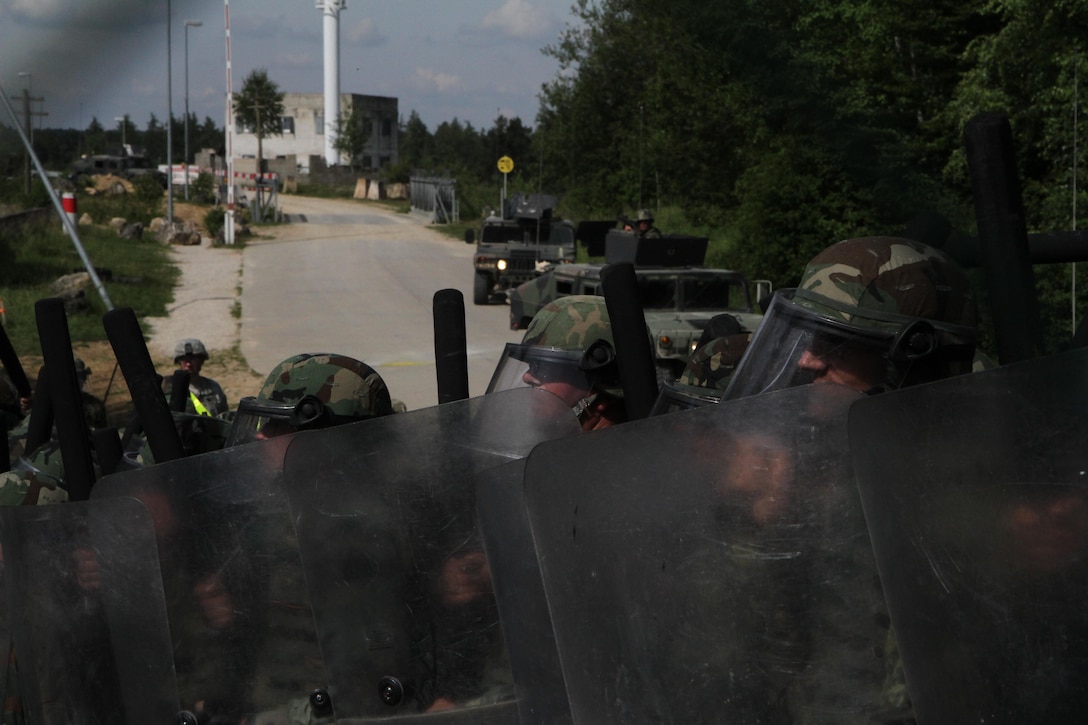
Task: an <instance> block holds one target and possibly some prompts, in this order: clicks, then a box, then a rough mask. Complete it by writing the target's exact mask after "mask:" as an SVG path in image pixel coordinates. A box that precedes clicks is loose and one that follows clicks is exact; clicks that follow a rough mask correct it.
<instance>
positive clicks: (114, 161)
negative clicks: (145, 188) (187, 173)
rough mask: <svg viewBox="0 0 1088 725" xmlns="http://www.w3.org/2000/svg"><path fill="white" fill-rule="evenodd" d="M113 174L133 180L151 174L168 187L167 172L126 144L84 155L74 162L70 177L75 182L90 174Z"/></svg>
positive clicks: (164, 186)
mask: <svg viewBox="0 0 1088 725" xmlns="http://www.w3.org/2000/svg"><path fill="white" fill-rule="evenodd" d="M100 174H112V175H114V176H119V177H121V178H123V179H128V180H129V181H133V180H135V179H136V178H138V177H140V176H151V177H152V178H154V179H155V180H156V181H158V182H159V183H160V184H162V187H163V188H164V189H165V188H166V174H164V173H162V172H161V171H159V170H158V169H157V168H155V165H154V164H152V163H151V161H150V159H148V158H147V157H146V156H144V155H143V153H140V152H138V151H136V150H134V149H133V148H132V146H131V145H129V144H126V145H124V146H122V147H121V148H120V149H114V150H113V151H111V153H106V154H93V155H90V156H83V157H82V158H80V159H79V160H78V161H76V162H75V163H74V164H72V173H71V175H70V176H69V178H70V179H71V180H72V181H73V182H78V181H79V179H81V178H85V177H88V176H97V175H100Z"/></svg>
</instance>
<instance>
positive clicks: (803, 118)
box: [533, 0, 1088, 335]
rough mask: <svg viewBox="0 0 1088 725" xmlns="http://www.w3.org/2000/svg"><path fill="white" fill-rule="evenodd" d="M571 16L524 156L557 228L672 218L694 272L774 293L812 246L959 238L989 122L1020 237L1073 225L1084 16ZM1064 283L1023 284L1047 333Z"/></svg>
mask: <svg viewBox="0 0 1088 725" xmlns="http://www.w3.org/2000/svg"><path fill="white" fill-rule="evenodd" d="M573 13H574V14H575V16H576V17H577V18H578V20H579V22H578V23H572V24H568V27H567V29H566V31H565V32H564V33H563V34H562V35H561V36H560V37H559V39H558V40H557V42H556V43H554V44H553V45H551V46H549V47H548V48H547V49H546V52H547V53H548V54H550V55H551V56H552V57H554V58H555V59H556V60H557V61H558V62H559V65H560V72H559V73H558V74H557V76H556V77H555V79H553V80H552V81H551V82H549V83H548V84H546V85H545V87H544V88H543V90H542V94H541V106H540V111H539V114H538V117H537V127H536V129H535V133H534V135H533V139H534V144H535V145H536V153H537V154H539V155H540V156H541V158H542V159H543V161H542V164H541V166H542V168H543V170H544V179H543V183H544V185H545V186H549V187H552V188H555V189H558V190H561V191H562V192H563V193H564V200H565V202H566V203H567V204H569V205H572V206H573V208H574V209H576V210H577V211H576V212H575V213H576V214H586V215H588V214H591V213H593V212H600V211H602V210H614V209H617V208H635V207H649V208H651V209H658V210H662V209H669V208H679V209H681V210H682V211H683V214H684V216H685V218H686V222H687V223H690V224H691V225H693V226H695V227H701V228H705V229H708V230H710V231H711V236H712V242H713V243H714V244H713V248H714V250H715V258H714V260H713V261H715V262H716V263H718V264H720V265H722V266H728V267H734V268H737V269H741V270H743V271H744V272H745V273H747V274H748V275H749V276H752V277H767V278H770V279H771V280H773V281H774V282H775V284H776V285H777V286H788V285H792V284H795V283H796V282H797V280H798V277H799V276H800V273H801V270H802V268H803V266H804V263H805V261H806V260H808V259H809V258H811V257H812V256H813V255H814V254H815V253H816V252H817V251H819V250H820V249H822V248H823V247H825V246H827V245H828V244H830V243H832V242H835V241H838V240H841V239H846V238H850V237H856V236H862V235H874V234H896V233H902V232H903V230H904V229H905V228H907V227H908V225H910V224H911V222H912V220H913V219H916V218H917V217H918V216H919V215H923V214H929V215H932V214H934V213H936V214H940V215H941V216H943V217H944V218H945V219H946V220H947V221H948V223H949V225H950V229H951V231H950V234H951V235H973V234H974V224H975V222H974V208H973V205H972V204H971V199H970V180H969V178H968V171H967V164H966V159H965V152H964V145H963V129H964V126H965V124H966V123H967V122H968V120H969V119H971V118H972V117H974V116H975V115H977V114H979V113H982V112H987V111H1000V112H1004V113H1006V114H1007V115H1008V116H1009V119H1010V123H1011V128H1012V134H1013V139H1014V143H1015V147H1016V155H1017V161H1018V166H1019V172H1020V174H1021V177H1022V178H1021V181H1022V186H1023V191H1024V203H1025V207H1026V212H1027V225H1028V228H1029V231H1057V230H1067V229H1070V228H1071V227H1072V225H1073V223H1074V220H1073V218H1072V209H1073V208H1075V207H1074V206H1073V204H1074V201H1073V193H1074V191H1073V187H1074V176H1073V173H1074V168H1075V167H1076V166H1079V167H1080V168H1084V161H1085V153H1084V149H1083V148H1082V147H1081V145H1078V144H1077V143H1076V139H1075V137H1074V123H1075V118H1076V111H1077V108H1076V106H1075V98H1076V94H1077V85H1078V81H1077V72H1078V68H1079V67H1080V66H1081V65H1083V64H1082V63H1081V51H1080V48H1079V44H1080V43H1081V42H1082V41H1083V39H1084V38H1085V37H1088V36H1086V34H1085V31H1086V30H1088V1H1086V0H1053V1H1051V2H1036V1H1035V0H924V1H919V2H902V1H901V0H780V1H779V2H766V0H722V1H721V2H714V3H707V2H704V1H703V0H575V3H574V7H573ZM1083 70H1084V69H1083V68H1080V71H1081V74H1082V75H1083ZM1074 151H1075V152H1076V154H1075V155H1074ZM1076 195H1077V199H1078V200H1079V201H1080V208H1082V209H1084V208H1086V207H1085V206H1084V201H1085V199H1084V194H1083V192H1082V191H1080V190H1078V191H1077V192H1076ZM658 218H659V220H660V218H661V217H660V215H659V217H658ZM666 231H668V229H666ZM1070 274H1071V270H1070V269H1069V268H1068V266H1066V265H1053V266H1051V267H1048V268H1046V269H1045V270H1042V271H1039V270H1037V279H1038V281H1039V285H1040V291H1041V295H1042V297H1043V298H1044V302H1047V303H1050V304H1052V307H1053V310H1063V312H1062V313H1059V312H1053V313H1052V314H1050V315H1048V316H1047V320H1048V322H1047V324H1048V325H1050V326H1052V327H1055V330H1054V331H1056V329H1057V326H1060V325H1062V324H1064V325H1065V327H1066V329H1065V330H1064V334H1065V335H1067V334H1068V325H1069V322H1068V317H1069V315H1068V310H1069V305H1070V301H1069V292H1068V287H1069V280H1070ZM1063 314H1064V318H1065V321H1064V322H1062V321H1061V319H1060V318H1061V317H1062V316H1063ZM1052 332H1053V331H1052Z"/></svg>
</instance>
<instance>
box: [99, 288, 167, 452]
mask: <svg viewBox="0 0 1088 725" xmlns="http://www.w3.org/2000/svg"><path fill="white" fill-rule="evenodd" d="M102 325H103V327H105V328H106V336H107V337H108V338H109V339H110V345H112V346H113V354H114V355H116V356H117V363H118V365H120V366H121V374H122V375H124V376H125V383H126V384H127V385H128V392H129V395H130V396H132V405H133V407H134V408H136V414H137V415H138V416H140V422H141V423H142V425H143V429H144V433H145V434H146V435H147V444H148V445H149V446H150V447H151V455H152V456H154V457H155V462H156V463H166V462H167V461H173V460H175V459H178V458H182V457H183V456H184V455H185V450H184V448H182V445H181V436H179V435H178V429H177V428H176V427H175V426H174V416H173V414H171V412H170V406H169V404H168V403H167V401H166V396H165V395H164V394H163V392H162V387H161V384H160V383H159V375H158V373H156V372H155V364H154V363H153V362H151V354H150V353H149V352H148V351H147V345H146V344H145V343H144V336H143V333H142V332H141V331H140V323H139V322H138V321H137V320H136V313H135V312H133V311H132V308H131V307H118V308H117V309H113V310H110V311H109V312H107V313H106V314H105V315H103V316H102Z"/></svg>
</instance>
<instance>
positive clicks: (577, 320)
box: [521, 295, 615, 352]
mask: <svg viewBox="0 0 1088 725" xmlns="http://www.w3.org/2000/svg"><path fill="white" fill-rule="evenodd" d="M597 340H606V341H607V342H608V343H609V344H610V345H615V342H614V341H613V339H612V324H611V322H609V320H608V308H607V307H606V306H605V301H604V297H597V296H595V295H571V296H569V297H560V298H559V299H557V300H554V301H552V302H549V303H548V304H546V305H544V307H543V308H541V310H540V312H538V313H536V316H535V317H534V318H533V319H532V322H530V323H529V327H528V328H527V329H526V330H525V336H524V337H523V338H522V339H521V344H522V345H533V346H535V347H549V348H552V349H554V350H567V351H571V352H583V351H584V350H585V349H586V348H587V347H589V345H590V344H591V343H593V342H595V341H597Z"/></svg>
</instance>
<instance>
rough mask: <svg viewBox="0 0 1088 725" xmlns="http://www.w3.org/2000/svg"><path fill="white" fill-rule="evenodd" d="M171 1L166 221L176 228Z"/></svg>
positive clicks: (168, 25)
mask: <svg viewBox="0 0 1088 725" xmlns="http://www.w3.org/2000/svg"><path fill="white" fill-rule="evenodd" d="M170 16H171V12H170V0H166V221H167V223H168V224H170V227H171V229H172V228H173V226H174V88H173V80H174V73H173V69H172V67H171V66H172V65H173V58H172V55H171V51H170V36H171V34H172V33H171V29H170V27H171V26H170Z"/></svg>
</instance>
